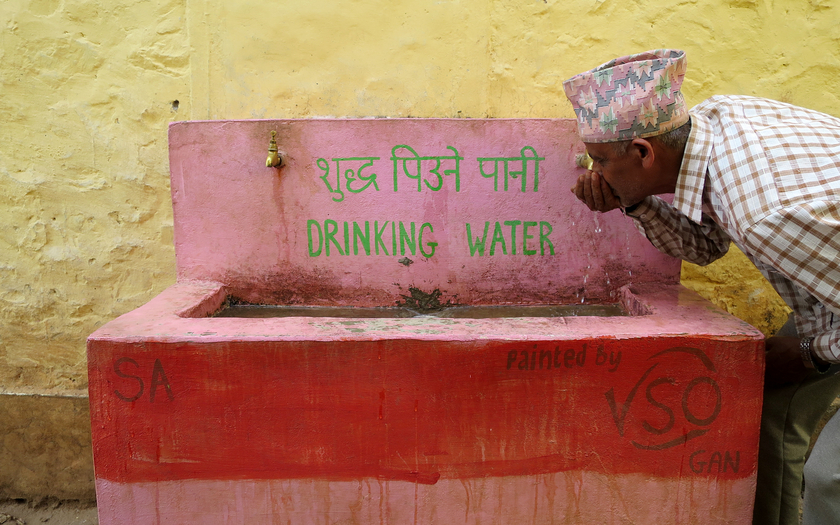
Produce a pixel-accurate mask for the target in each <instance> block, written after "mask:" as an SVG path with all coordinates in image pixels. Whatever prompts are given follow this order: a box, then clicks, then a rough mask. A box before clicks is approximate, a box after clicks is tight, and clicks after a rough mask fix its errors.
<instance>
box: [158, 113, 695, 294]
mask: <svg viewBox="0 0 840 525" xmlns="http://www.w3.org/2000/svg"><path fill="white" fill-rule="evenodd" d="M271 131H276V132H277V143H278V147H279V148H280V150H282V151H284V152H285V162H286V165H285V166H284V167H283V168H280V169H275V168H266V167H265V158H266V154H267V148H268V141H269V138H270V132H271ZM582 151H584V148H583V145H582V144H581V143H580V142H579V140H578V139H577V135H576V131H575V124H574V121H573V120H569V119H556V120H548V119H530V120H500V119H492V120H486V119H470V120H461V119H364V120H358V119H356V120H354V119H350V120H264V121H215V122H178V123H173V124H172V125H171V127H170V166H171V171H172V200H173V206H174V210H175V242H176V252H177V260H178V275H179V278H180V279H207V280H214V281H219V282H223V283H225V284H226V285H227V286H228V287H229V288H230V290H231V293H232V294H233V295H235V296H239V297H241V298H243V299H246V300H248V301H251V302H261V303H272V304H293V303H299V304H350V305H360V306H361V305H367V306H383V305H392V304H393V303H394V301H396V300H399V299H400V295H401V294H405V293H407V290H408V288H409V287H411V286H413V287H416V288H419V289H421V290H423V291H431V290H434V289H439V290H440V291H441V292H443V294H444V296H445V297H457V301H458V302H460V303H463V304H497V303H513V304H525V303H546V302H549V303H568V302H576V301H581V300H585V301H587V302H604V301H610V298H611V296H612V294H614V292H615V290H617V289H618V288H620V287H621V286H623V285H625V284H628V283H631V282H633V283H644V282H662V283H676V282H678V280H679V262H678V261H676V260H675V259H673V258H669V257H666V256H664V255H662V254H660V253H659V252H657V251H656V250H655V249H654V248H653V247H652V246H651V245H650V244H649V243H648V242H646V241H645V240H644V238H643V237H641V236H640V235H639V234H638V233H637V232H636V230H635V228H634V227H633V225H632V224H631V222H630V221H626V220H621V219H620V217H616V215H618V212H617V211H616V212H613V213H612V214H610V215H604V216H601V215H599V214H594V213H592V212H590V211H589V210H587V209H586V207H585V206H583V205H581V204H580V203H579V202H577V200H576V199H575V198H574V196H573V195H572V194H571V192H570V191H569V188H570V187H571V185H572V182H573V180H574V179H575V178H576V176H577V174H578V173H581V169H580V168H578V167H576V166H575V163H574V157H575V154H576V153H580V152H582ZM348 159H353V160H348ZM418 159H419V160H418ZM337 167H338V171H336V170H337ZM348 170H349V171H348ZM494 173H495V176H492V175H493V174H494ZM487 175H490V176H487ZM506 180H507V183H506V182H505V181H506ZM506 184H507V189H505V185H506ZM468 225H469V228H470V229H469V232H468V231H467V226H468ZM526 226H527V231H526ZM345 228H346V229H345ZM485 229H486V231H485ZM319 232H320V233H319ZM329 232H333V233H332V235H331V236H330V237H329V238H328V236H327V234H328V233H329ZM526 235H527V236H526ZM330 239H334V242H332V241H331V240H330ZM479 239H480V240H481V241H482V242H483V245H482V243H481V242H479ZM412 240H413V242H412ZM494 240H495V242H494Z"/></svg>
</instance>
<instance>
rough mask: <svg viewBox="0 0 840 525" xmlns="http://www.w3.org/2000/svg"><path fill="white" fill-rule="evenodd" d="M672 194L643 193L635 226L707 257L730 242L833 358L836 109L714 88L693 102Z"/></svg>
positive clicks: (839, 175) (839, 182) (837, 246)
mask: <svg viewBox="0 0 840 525" xmlns="http://www.w3.org/2000/svg"><path fill="white" fill-rule="evenodd" d="M690 115H691V134H690V135H689V139H688V142H687V144H686V149H685V153H684V155H683V160H682V166H681V168H680V173H679V179H678V182H677V188H676V192H675V194H674V200H673V204H668V203H666V202H665V201H663V200H662V199H660V198H658V197H647V198H646V199H645V200H644V201H642V203H640V204H639V206H638V207H637V208H636V209H634V210H633V215H634V221H635V222H636V226H637V228H638V229H639V230H640V231H641V232H642V233H644V234H645V236H646V237H647V238H648V239H649V240H650V241H651V242H652V243H653V244H654V246H656V247H657V248H658V249H659V250H661V251H663V252H665V253H667V254H669V255H672V256H674V257H680V258H682V259H684V260H686V261H689V262H692V263H695V264H700V265H705V264H709V263H710V262H712V261H714V260H716V259H718V258H720V257H722V256H723V255H724V254H725V253H726V251H727V250H728V249H729V243H730V241H732V242H734V243H735V244H736V245H737V246H738V247H739V248H740V249H741V251H743V252H744V253H745V254H746V255H747V257H749V258H750V260H752V262H753V263H754V264H755V265H756V267H757V268H758V269H759V270H760V271H761V273H762V274H763V275H764V276H765V277H766V278H767V280H768V281H769V282H770V284H771V285H772V286H773V287H774V288H775V289H776V291H777V292H778V293H779V295H780V296H781V297H782V299H783V300H784V301H785V302H786V303H787V304H788V306H790V307H791V308H792V309H793V312H794V316H795V320H796V327H797V330H798V332H799V335H800V337H807V336H813V337H815V339H814V341H813V343H812V348H813V350H814V353H815V354H816V355H817V356H818V357H820V358H822V359H823V360H825V361H829V362H833V363H837V362H840V119H837V118H835V117H832V116H830V115H826V114H824V113H819V112H816V111H811V110H808V109H803V108H799V107H796V106H792V105H789V104H785V103H782V102H776V101H772V100H766V99H760V98H754V97H744V96H714V97H712V98H710V99H708V100H706V101H704V102H702V103H700V104H699V105H697V106H695V107H694V108H693V109H692V110H691V112H690Z"/></svg>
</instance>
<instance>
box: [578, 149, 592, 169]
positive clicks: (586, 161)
mask: <svg viewBox="0 0 840 525" xmlns="http://www.w3.org/2000/svg"><path fill="white" fill-rule="evenodd" d="M593 162H594V161H593V160H592V157H590V156H589V152H586V151H584V152H583V153H579V154H578V155H575V164H577V165H578V166H580V167H581V168H585V169H588V170H591V169H592V164H593Z"/></svg>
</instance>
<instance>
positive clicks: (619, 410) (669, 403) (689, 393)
mask: <svg viewBox="0 0 840 525" xmlns="http://www.w3.org/2000/svg"><path fill="white" fill-rule="evenodd" d="M648 361H649V362H650V366H649V367H648V368H647V369H646V370H645V371H644V373H643V374H642V375H641V377H640V378H639V380H638V381H637V382H636V384H635V385H634V386H633V387H632V388H631V389H630V391H629V392H628V393H627V394H626V395H624V397H623V399H619V398H618V395H617V394H616V392H615V389H613V388H611V389H610V390H609V391H607V392H606V393H605V394H604V395H605V396H606V398H607V403H608V404H609V406H610V410H611V411H612V416H613V420H614V421H615V426H616V427H617V428H618V433H619V434H620V435H621V436H622V437H625V438H627V439H630V440H631V443H632V444H633V446H635V447H637V448H640V449H645V450H664V449H667V448H671V447H676V446H678V445H682V444H683V443H685V442H687V441H689V440H691V439H694V438H697V437H700V436H702V435H703V434H705V433H707V432H708V431H709V428H710V426H711V425H712V423H714V422H715V420H716V419H717V417H718V416H719V415H720V410H721V408H722V403H723V400H722V398H721V391H720V386H719V385H718V383H717V381H716V380H715V379H714V377H713V375H715V372H716V370H715V367H714V364H713V363H712V361H711V360H710V359H709V357H708V356H707V355H706V354H705V353H703V352H702V351H701V350H699V349H697V348H688V347H675V348H669V349H668V350H664V351H662V352H659V353H657V354H654V355H653V356H651V357H650V358H649V359H648Z"/></svg>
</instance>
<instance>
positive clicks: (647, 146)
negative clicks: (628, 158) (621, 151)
mask: <svg viewBox="0 0 840 525" xmlns="http://www.w3.org/2000/svg"><path fill="white" fill-rule="evenodd" d="M630 148H631V149H632V153H633V155H635V156H636V158H637V159H638V161H639V162H641V164H642V167H643V168H645V169H650V168H651V167H652V166H653V159H654V157H655V154H654V152H653V145H652V144H651V143H650V141H648V140H645V139H640V138H635V139H633V141H632V142H631V143H630Z"/></svg>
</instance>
